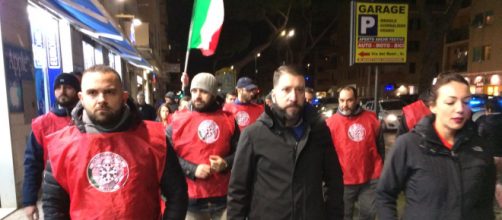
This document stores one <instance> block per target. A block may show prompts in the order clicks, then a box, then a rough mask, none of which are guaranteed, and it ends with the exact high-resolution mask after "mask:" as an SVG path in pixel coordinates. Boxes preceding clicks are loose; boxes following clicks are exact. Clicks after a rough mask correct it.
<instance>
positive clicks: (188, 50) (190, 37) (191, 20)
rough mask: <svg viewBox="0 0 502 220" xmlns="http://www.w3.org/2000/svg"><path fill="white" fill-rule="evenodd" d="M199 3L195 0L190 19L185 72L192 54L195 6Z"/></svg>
mask: <svg viewBox="0 0 502 220" xmlns="http://www.w3.org/2000/svg"><path fill="white" fill-rule="evenodd" d="M196 5H197V0H194V2H193V7H192V18H191V19H190V30H188V43H187V52H186V55H185V68H183V72H184V73H186V72H187V68H188V57H189V56H190V41H191V40H192V28H193V13H194V10H195V6H196Z"/></svg>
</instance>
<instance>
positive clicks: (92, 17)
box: [38, 0, 151, 68]
mask: <svg viewBox="0 0 502 220" xmlns="http://www.w3.org/2000/svg"><path fill="white" fill-rule="evenodd" d="M38 2H39V3H41V4H42V5H44V6H45V7H48V8H50V9H51V10H53V11H55V12H57V13H58V14H59V15H61V16H63V17H65V18H66V19H68V20H69V21H70V22H72V23H73V24H76V25H77V26H78V27H79V28H81V29H83V30H84V31H83V32H84V33H85V34H88V35H90V36H91V37H94V38H95V39H96V40H97V41H99V42H101V43H104V44H106V45H107V46H109V47H111V48H112V49H113V50H115V52H116V53H118V54H119V55H120V56H121V57H123V58H124V59H126V60H127V61H129V62H130V63H132V64H133V65H136V66H140V67H143V68H151V67H150V64H149V63H148V62H147V61H146V60H144V59H143V58H142V57H141V56H140V55H139V53H138V51H137V50H136V49H135V48H134V46H132V44H131V43H130V42H129V41H128V40H127V39H126V38H125V37H124V34H123V33H122V31H121V30H120V28H118V27H117V25H116V24H115V23H114V22H113V18H112V17H111V16H110V15H109V14H108V13H107V11H106V10H105V8H104V7H103V6H102V5H101V4H100V3H99V2H98V1H97V0H40V1H38Z"/></svg>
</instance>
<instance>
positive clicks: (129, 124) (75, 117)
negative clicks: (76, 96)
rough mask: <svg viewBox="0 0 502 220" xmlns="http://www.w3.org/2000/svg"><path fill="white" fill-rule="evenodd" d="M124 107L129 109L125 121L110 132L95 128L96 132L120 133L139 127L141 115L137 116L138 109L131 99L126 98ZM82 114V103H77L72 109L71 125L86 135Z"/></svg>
mask: <svg viewBox="0 0 502 220" xmlns="http://www.w3.org/2000/svg"><path fill="white" fill-rule="evenodd" d="M126 105H127V107H128V108H129V115H128V117H127V118H126V119H125V120H122V122H121V123H120V125H118V126H116V127H114V128H113V129H112V130H108V129H105V128H103V129H100V128H97V130H99V131H100V132H121V131H127V130H129V129H131V128H134V127H136V126H137V125H139V124H140V123H141V121H142V120H141V115H140V114H139V112H138V109H137V107H136V104H135V103H134V101H133V100H132V99H131V98H128V99H127V102H126ZM83 113H84V106H82V103H80V102H78V103H77V105H76V106H75V108H73V111H72V112H71V116H72V121H73V123H74V124H75V126H77V128H78V129H79V130H80V132H83V133H86V129H85V123H84V121H83Z"/></svg>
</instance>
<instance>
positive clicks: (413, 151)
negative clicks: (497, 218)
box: [377, 115, 495, 220]
mask: <svg viewBox="0 0 502 220" xmlns="http://www.w3.org/2000/svg"><path fill="white" fill-rule="evenodd" d="M434 120H435V119H434V116H433V115H431V116H427V117H425V118H423V119H422V120H421V121H420V122H419V123H418V124H417V125H416V126H415V129H413V131H412V132H409V133H406V134H404V135H402V136H400V137H399V138H398V139H397V141H396V144H395V147H394V149H393V150H392V152H391V153H390V155H389V157H388V158H387V161H386V163H385V167H384V171H383V173H382V176H381V177H380V181H379V183H378V186H377V205H378V214H379V219H386V220H387V219H397V217H396V200H397V198H398V196H399V194H400V192H401V191H403V190H404V193H405V195H406V208H405V210H404V216H403V217H404V218H403V219H417V220H423V219H427V220H434V219H441V220H448V219H452V220H453V219H455V220H462V219H475V220H485V219H494V213H493V196H494V191H495V167H494V165H493V159H492V157H491V156H490V155H489V154H488V152H487V151H486V150H485V148H484V141H483V140H482V139H481V138H480V137H479V136H478V135H477V134H476V130H475V126H474V123H472V122H471V121H470V120H469V121H468V122H467V123H466V124H465V126H464V128H463V129H461V130H460V131H459V132H458V133H457V135H456V136H455V144H454V145H453V147H452V151H450V150H449V149H447V148H446V147H445V146H444V145H443V144H442V142H441V140H440V139H439V137H438V135H437V134H436V132H435V130H434V128H433V123H434Z"/></svg>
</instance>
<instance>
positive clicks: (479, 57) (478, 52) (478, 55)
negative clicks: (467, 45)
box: [472, 47, 483, 62]
mask: <svg viewBox="0 0 502 220" xmlns="http://www.w3.org/2000/svg"><path fill="white" fill-rule="evenodd" d="M481 61H483V48H482V47H475V48H472V62H481Z"/></svg>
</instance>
